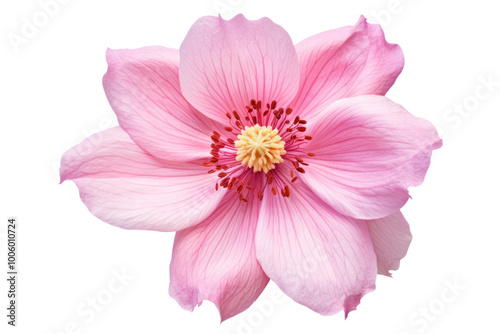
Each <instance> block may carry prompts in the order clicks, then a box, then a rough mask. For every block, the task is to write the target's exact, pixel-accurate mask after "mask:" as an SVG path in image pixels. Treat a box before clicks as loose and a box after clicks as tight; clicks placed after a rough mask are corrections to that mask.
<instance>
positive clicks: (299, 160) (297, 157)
mask: <svg viewBox="0 0 500 334" xmlns="http://www.w3.org/2000/svg"><path fill="white" fill-rule="evenodd" d="M295 159H297V161H298V162H304V160H302V158H301V157H299V156H298V155H296V156H295Z"/></svg>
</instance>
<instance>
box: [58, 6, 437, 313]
mask: <svg viewBox="0 0 500 334" xmlns="http://www.w3.org/2000/svg"><path fill="white" fill-rule="evenodd" d="M107 61H108V65H109V68H108V72H107V73H106V74H105V76H104V81H103V82H104V89H105V92H106V95H107V97H108V100H109V102H110V104H111V106H112V108H113V110H114V111H115V113H116V115H117V117H118V121H119V124H120V126H119V127H116V128H112V129H109V130H106V131H104V132H102V133H99V134H96V135H94V138H92V137H90V138H88V139H87V140H85V141H83V142H82V143H81V144H79V145H77V146H75V147H74V148H72V149H70V150H69V151H68V152H66V153H65V154H64V156H63V158H62V164H61V181H64V180H72V181H74V182H75V183H76V185H77V186H78V188H79V190H80V196H81V199H82V201H83V202H84V203H85V205H86V206H87V207H88V208H89V210H90V212H91V213H92V214H94V215H95V216H96V217H98V218H99V219H101V220H103V221H105V222H107V223H109V224H112V225H115V226H119V227H121V228H125V229H145V230H156V231H177V234H176V237H175V242H174V249H173V255H172V261H171V264H170V289H169V292H170V295H171V296H172V297H173V298H175V299H176V300H177V301H178V302H179V304H180V305H181V306H182V307H183V308H186V309H189V310H193V308H194V307H195V306H197V305H200V304H201V302H202V301H203V300H209V301H211V302H213V303H215V305H216V306H217V307H218V308H219V311H220V314H221V318H222V320H225V319H227V318H229V317H232V316H234V315H236V314H238V313H240V312H242V311H244V310H245V309H247V308H248V307H249V306H250V305H251V304H252V303H253V302H254V301H255V300H256V299H257V297H258V296H259V295H260V293H261V292H262V290H263V289H264V287H265V286H266V285H267V283H268V281H269V279H272V280H273V281H274V282H275V283H276V284H277V285H278V286H279V287H280V288H281V289H282V290H283V292H284V293H286V294H287V295H288V296H290V297H291V298H292V299H294V300H295V301H297V302H298V303H300V304H303V305H305V306H307V307H309V308H311V309H312V310H314V311H316V312H318V313H320V314H324V315H331V314H335V313H337V312H339V311H342V310H344V311H345V313H346V315H347V314H348V313H349V312H350V311H352V310H354V309H355V308H356V306H357V305H358V304H359V302H360V300H361V298H362V297H363V296H364V295H365V294H366V293H368V292H370V291H373V290H374V289H375V279H376V275H377V273H378V274H383V275H390V273H389V271H390V270H396V269H398V267H399V262H400V260H401V259H402V258H403V257H404V256H405V254H406V252H407V249H408V246H409V244H410V241H411V234H410V230H409V227H408V223H407V222H406V220H405V218H404V217H403V215H402V214H401V212H400V211H399V210H400V209H401V207H402V206H403V205H404V204H405V203H406V202H407V200H408V199H409V194H408V190H407V189H408V187H410V186H417V185H419V184H421V183H422V181H423V179H424V176H425V173H426V171H427V169H428V167H429V164H430V158H431V153H432V150H434V149H436V148H439V147H440V146H441V144H442V142H441V140H440V138H439V136H438V135H437V132H436V130H435V128H434V127H433V126H432V125H431V123H429V122H428V121H426V120H423V119H420V118H417V117H415V116H413V115H411V114H410V113H408V112H407V111H406V110H405V109H404V108H403V107H402V106H400V105H398V104H396V103H394V102H392V101H390V100H389V99H387V98H386V97H385V96H384V95H385V93H386V92H387V91H388V90H389V88H390V87H391V86H392V84H393V83H394V81H395V80H396V78H397V76H398V75H399V73H400V72H401V70H402V68H403V63H404V59H403V55H402V52H401V49H400V48H399V46H397V45H394V44H389V43H387V42H386V41H385V37H384V35H383V32H382V30H381V28H380V26H378V25H373V24H368V23H367V22H366V20H365V19H364V18H363V17H362V18H361V19H360V20H359V22H358V23H357V24H356V25H355V26H353V27H344V28H340V29H336V30H332V31H327V32H323V33H321V34H318V35H315V36H312V37H310V38H307V39H306V40H304V41H302V42H300V43H298V44H297V45H294V44H293V43H292V41H291V39H290V37H289V35H288V34H287V33H286V31H285V30H284V29H283V28H281V27H280V26H278V25H276V24H275V23H273V22H272V21H271V20H269V19H267V18H262V19H260V20H257V21H249V20H247V19H245V18H244V17H243V16H242V15H238V16H236V17H235V18H233V19H232V20H229V21H226V20H223V19H221V18H220V17H219V18H218V17H203V18H200V19H199V20H198V21H197V22H196V23H195V24H194V25H193V26H192V27H191V29H190V30H189V32H188V34H187V36H186V38H185V40H184V42H183V43H182V45H181V47H180V50H179V51H178V50H173V49H168V48H164V47H146V48H141V49H136V50H109V51H108V52H107Z"/></svg>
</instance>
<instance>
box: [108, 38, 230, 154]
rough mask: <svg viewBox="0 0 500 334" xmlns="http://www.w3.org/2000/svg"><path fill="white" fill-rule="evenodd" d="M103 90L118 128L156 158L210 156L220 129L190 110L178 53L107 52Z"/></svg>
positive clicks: (145, 50)
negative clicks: (182, 84)
mask: <svg viewBox="0 0 500 334" xmlns="http://www.w3.org/2000/svg"><path fill="white" fill-rule="evenodd" d="M106 58H107V60H108V72H107V73H106V74H105V75H104V79H103V84H104V90H105V92H106V95H107V97H108V100H109V103H110V104H111V106H112V107H113V110H114V111H115V113H116V115H117V117H118V121H119V123H120V126H121V127H122V128H123V129H124V130H125V131H126V132H127V133H128V134H129V135H130V137H131V138H132V139H133V140H134V141H135V142H136V143H137V145H139V146H140V147H141V148H142V149H144V150H145V151H147V152H149V153H151V154H153V155H155V156H157V157H158V158H161V159H168V160H177V161H187V160H193V159H198V158H204V157H207V156H209V152H210V144H211V143H212V141H211V140H210V136H211V135H212V131H213V130H219V129H220V128H222V126H221V125H219V124H217V123H215V122H214V121H212V120H210V119H209V118H207V117H205V116H204V115H203V114H201V113H200V112H198V111H197V110H195V109H194V108H193V107H192V106H191V105H190V104H189V103H188V102H187V101H186V100H185V99H184V97H183V96H182V94H181V90H180V85H179V51H177V50H172V49H167V48H163V47H146V48H141V49H135V50H108V52H107V53H106Z"/></svg>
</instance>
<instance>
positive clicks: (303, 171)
mask: <svg viewBox="0 0 500 334" xmlns="http://www.w3.org/2000/svg"><path fill="white" fill-rule="evenodd" d="M296 170H297V172H299V173H302V174H304V173H305V172H306V171H305V170H304V168H302V167H299V168H296Z"/></svg>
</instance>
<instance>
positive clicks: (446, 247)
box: [0, 0, 500, 334]
mask: <svg viewBox="0 0 500 334" xmlns="http://www.w3.org/2000/svg"><path fill="white" fill-rule="evenodd" d="M43 1H47V0H43ZM214 4H217V2H215V3H214V0H198V1H180V0H178V1H171V0H168V1H165V0H164V1H160V0H156V1H155V0H140V1H139V0H127V1H124V0H111V1H102V0H101V1H97V0H86V1H83V0H69V1H67V3H66V4H64V5H60V6H59V7H60V8H59V10H58V12H57V13H55V15H54V16H53V17H51V18H50V19H49V20H48V22H46V25H45V26H43V27H40V28H39V30H38V32H37V33H36V34H34V36H30V38H28V39H27V43H25V44H22V45H20V46H19V48H18V50H17V52H16V48H14V47H13V46H12V44H11V43H10V42H9V39H8V36H12V34H19V35H20V34H21V33H22V32H21V29H22V26H23V24H24V21H23V20H24V19H23V18H26V19H27V20H29V21H33V16H34V15H35V16H36V15H38V14H39V12H40V11H41V10H42V9H41V6H40V4H39V3H38V1H35V0H23V1H6V0H2V2H1V5H0V22H1V29H2V31H1V39H0V43H1V52H0V57H1V61H0V78H1V87H0V88H1V89H0V94H1V95H0V96H1V100H0V110H1V122H0V126H1V131H0V136H1V140H0V143H1V165H0V168H1V178H2V180H1V202H0V219H1V220H2V221H4V222H5V223H6V219H7V217H8V216H16V217H17V218H18V221H19V226H20V229H19V234H20V237H19V246H20V253H19V257H18V260H19V263H20V264H19V272H20V279H19V290H20V294H19V301H18V302H19V307H20V310H19V319H18V321H19V326H18V327H17V328H14V329H13V328H10V326H7V325H6V317H5V315H4V314H5V313H6V310H5V308H4V305H6V302H7V298H6V291H7V285H6V282H5V280H4V279H2V280H1V284H0V295H1V296H2V297H1V298H0V305H1V308H2V310H4V311H2V312H1V314H0V319H2V320H1V322H2V323H1V324H0V328H1V330H0V331H1V332H2V333H5V332H8V333H16V332H17V333H30V334H36V333H39V334H49V333H53V334H55V333H67V334H69V333H153V334H154V333H222V334H224V333H244V334H249V333H276V332H279V333H304V332H307V333H346V334H347V333H366V332H370V333H384V334H387V333H388V334H414V333H471V332H474V333H498V332H499V330H500V329H499V328H500V325H499V324H498V314H499V311H500V306H499V305H500V304H499V299H500V292H499V289H498V286H499V275H498V274H499V270H498V268H499V263H500V261H499V259H498V257H499V254H500V243H499V242H498V240H499V239H498V235H499V232H500V221H499V216H498V214H497V212H498V207H499V205H500V201H499V199H500V198H499V195H498V188H499V186H500V177H499V171H500V161H499V159H498V154H499V144H500V140H499V139H500V131H499V125H500V115H499V111H500V110H499V107H500V85H499V83H500V65H499V64H500V63H499V61H500V39H499V37H498V36H499V33H500V20H499V19H498V13H499V6H498V2H497V1H493V0H475V1H453V0H446V1H444V0H443V1H432V0H413V1H410V0H400V1H395V2H394V1H390V0H375V1H374V0H358V1H348V0H343V1H338V0H336V1H332V0H329V1H326V0H325V1H319V0H315V1H311V0H308V1H307V2H306V1H291V0H286V1H285V0H283V1H269V0H267V1H266V0H220V1H219V3H218V4H219V5H220V4H226V7H221V8H220V9H219V10H220V11H223V17H225V18H230V17H232V16H233V15H234V14H236V13H237V12H242V13H244V14H245V15H246V16H247V17H248V18H250V19H257V18H260V17H262V16H268V17H270V18H271V19H272V20H274V21H275V22H276V23H278V24H280V25H282V26H283V27H284V28H285V29H286V30H287V31H288V32H289V33H290V35H291V37H292V39H293V41H294V42H299V41H300V40H302V39H304V38H306V37H308V36H310V35H313V34H316V33H319V32H321V31H324V30H329V29H333V28H337V27H341V26H344V25H353V24H355V23H356V22H357V20H358V18H359V15H360V14H364V15H365V16H367V17H368V19H369V21H370V22H377V21H378V22H380V23H383V26H384V29H385V31H386V35H387V39H388V40H389V41H390V42H393V43H398V44H400V45H401V47H402V48H403V51H404V53H405V57H406V66H405V69H404V71H403V73H402V75H401V76H400V78H399V79H398V81H397V82H396V85H395V86H394V87H393V89H392V90H391V91H390V92H389V94H388V96H389V97H390V98H391V99H393V100H395V101H396V102H398V103H401V104H403V105H404V106H405V107H406V108H407V109H408V110H409V111H411V112H412V113H414V114H415V115H417V116H420V117H425V118H427V119H429V120H431V121H432V122H434V124H435V125H436V126H438V127H439V128H440V131H441V133H442V134H443V136H444V137H445V144H444V146H443V148H442V149H440V150H439V151H437V152H435V154H434V156H433V161H432V164H431V168H430V170H429V172H428V174H427V178H426V181H425V182H424V185H423V186H421V187H419V188H417V189H412V190H411V194H412V196H413V200H411V201H410V202H409V203H408V204H407V206H406V207H405V208H404V209H403V212H404V213H405V215H406V217H407V219H408V220H409V222H410V224H411V227H412V231H413V235H414V241H413V243H412V246H411V248H410V251H409V254H408V256H407V257H406V258H405V259H404V260H403V261H402V266H401V269H400V270H399V271H397V272H396V273H395V274H394V278H392V279H390V278H387V277H379V278H378V280H377V290H376V291H375V292H373V293H370V294H368V295H367V296H366V297H364V298H363V300H362V302H361V305H360V306H359V307H358V310H357V311H355V312H352V313H351V314H350V316H349V318H348V320H346V321H345V320H344V317H343V314H338V315H336V316H332V317H322V316H320V315H318V314H316V313H314V312H312V311H310V310H309V309H307V308H305V307H303V306H300V305H298V304H296V303H294V302H293V301H292V300H290V299H288V298H287V297H284V296H283V294H282V293H281V292H280V291H279V289H278V288H277V287H276V286H275V285H274V284H272V283H271V284H269V286H268V287H267V288H266V291H265V292H264V294H263V295H262V296H261V297H260V298H259V300H258V301H257V302H256V303H255V304H254V305H253V306H252V307H251V308H250V309H249V310H247V311H245V312H244V313H242V314H240V315H239V316H236V317H235V318H232V319H230V320H228V321H226V322H224V323H223V324H222V325H220V324H219V316H218V313H217V310H216V308H215V306H214V305H213V304H211V303H209V302H205V303H204V304H203V305H202V307H200V308H197V309H196V310H195V312H194V313H190V312H188V311H184V310H183V309H181V308H180V307H179V306H178V305H177V303H176V302H175V301H174V300H173V299H171V298H170V297H169V295H168V282H169V274H168V266H169V262H170V255H171V248H172V243H173V237H174V235H173V234H166V233H155V232H144V231H125V230H121V229H118V228H114V227H112V226H110V225H107V224H105V223H103V222H101V221H99V220H98V219H97V218H95V217H93V216H92V215H91V214H90V213H89V212H88V211H87V209H86V208H85V206H84V205H83V204H82V202H81V201H80V199H79V196H78V192H77V188H76V186H75V185H74V184H73V183H71V182H66V183H64V184H62V185H59V184H58V182H59V177H58V173H57V168H58V162H59V160H60V157H61V155H62V153H63V152H64V151H65V150H67V149H68V148H70V147H71V146H73V145H75V144H77V143H79V142H80V141H81V140H83V139H84V138H85V137H87V136H88V135H90V134H91V133H93V132H96V131H100V130H104V129H106V128H108V127H110V126H112V125H114V124H116V118H115V116H114V114H113V112H112V110H111V108H110V107H109V105H108V103H107V101H106V98H105V96H104V92H103V89H102V84H101V79H102V75H103V74H104V73H105V71H106V67H107V65H106V62H105V58H104V54H105V51H106V48H107V47H111V48H136V47H141V46H148V45H164V46H169V47H173V48H178V47H179V45H180V43H181V42H182V40H183V38H184V36H185V34H186V32H187V31H188V29H189V27H190V25H191V24H192V23H193V22H194V21H195V20H196V19H197V18H198V17H200V16H203V15H215V14H216V13H217V9H216V8H215V7H214ZM398 4H399V5H398ZM390 11H392V13H391V12H390ZM42 23H43V22H42ZM9 33H11V35H8V34H9ZM489 77H490V79H491V80H493V81H495V82H497V84H496V87H488V86H485V85H484V83H483V82H482V81H484V80H488V78H489ZM488 88H489V89H490V90H491V91H489V90H488ZM478 92H479V94H480V98H477V97H476V94H477V93H478ZM459 108H462V109H463V110H464V112H462V113H461V114H460V112H459V111H458V110H459ZM468 110H469V111H468ZM0 242H1V245H0V247H1V254H2V255H1V256H0V261H1V262H2V263H4V262H6V256H5V252H6V251H5V248H6V247H5V224H4V223H2V227H1V233H0ZM1 268H2V272H4V268H5V265H4V264H2V265H1ZM122 270H125V271H126V272H127V273H128V275H129V276H133V279H131V280H130V281H128V282H127V283H126V286H123V287H122V288H123V289H121V291H120V292H116V293H112V292H109V287H108V285H109V284H110V283H115V282H114V281H113V277H114V274H113V271H117V272H121V271H122ZM1 277H4V276H3V274H2V275H1ZM450 284H451V285H454V284H458V285H460V288H459V289H458V290H457V291H455V292H453V291H451V290H447V289H449V288H448V285H450ZM114 287H115V288H117V287H120V284H118V283H115V285H114ZM442 293H445V295H444V299H443V297H442ZM96 297H100V298H101V300H103V298H104V300H105V301H106V302H107V304H106V305H104V306H103V308H102V311H100V312H95V314H94V315H93V316H92V315H91V313H90V312H89V310H90V308H89V306H88V305H87V304H86V303H87V302H88V301H89V300H90V299H92V298H96ZM106 297H108V299H106ZM109 297H110V298H109ZM89 298H90V299H89ZM78 309H80V311H78ZM82 312H83V313H82ZM426 312H428V315H425V313H426ZM75 327H76V328H77V329H76V330H73V329H74V328H75ZM6 328H7V331H5V329H6Z"/></svg>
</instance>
